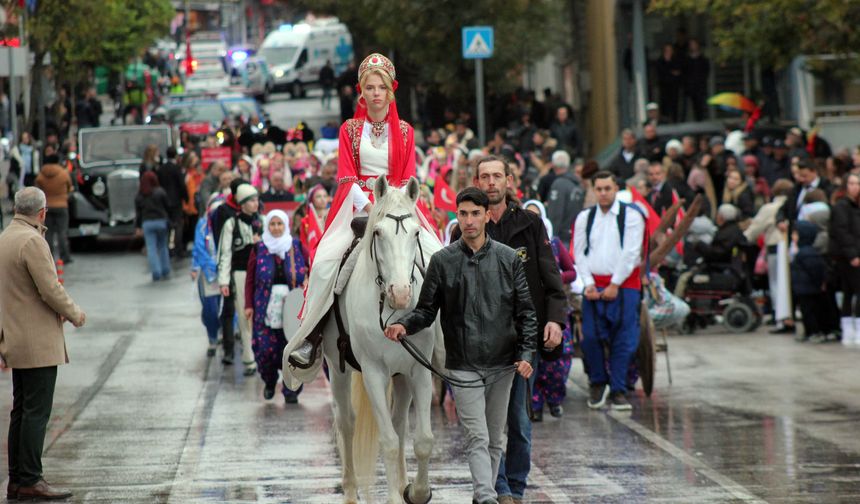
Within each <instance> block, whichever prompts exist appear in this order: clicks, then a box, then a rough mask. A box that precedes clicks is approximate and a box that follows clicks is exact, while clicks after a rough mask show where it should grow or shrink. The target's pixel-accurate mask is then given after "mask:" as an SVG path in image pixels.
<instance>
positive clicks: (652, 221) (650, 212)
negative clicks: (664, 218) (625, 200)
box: [627, 186, 660, 236]
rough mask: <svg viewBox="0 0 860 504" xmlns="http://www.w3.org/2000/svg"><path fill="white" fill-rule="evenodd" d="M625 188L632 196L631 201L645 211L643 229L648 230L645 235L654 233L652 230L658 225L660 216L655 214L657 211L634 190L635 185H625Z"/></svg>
mask: <svg viewBox="0 0 860 504" xmlns="http://www.w3.org/2000/svg"><path fill="white" fill-rule="evenodd" d="M627 189H628V190H629V191H630V194H631V195H632V196H633V203H636V204H637V205H639V207H640V208H641V209H642V210H643V211H645V213H646V218H645V230H646V231H647V232H648V235H647V236H651V235H652V234H654V231H656V230H657V228H658V227H660V216H659V215H657V212H655V211H654V208H653V207H651V205H650V204H649V203H648V200H646V199H645V198H644V197H643V196H642V193H640V192H639V191H637V190H636V188H635V187H632V186H627Z"/></svg>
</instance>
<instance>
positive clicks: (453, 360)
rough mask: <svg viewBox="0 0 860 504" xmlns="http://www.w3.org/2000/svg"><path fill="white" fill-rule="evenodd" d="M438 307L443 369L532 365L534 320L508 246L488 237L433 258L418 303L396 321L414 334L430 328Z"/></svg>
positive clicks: (523, 280)
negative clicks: (475, 245)
mask: <svg viewBox="0 0 860 504" xmlns="http://www.w3.org/2000/svg"><path fill="white" fill-rule="evenodd" d="M440 309H441V310H442V317H441V320H442V332H443V333H444V335H445V351H446V353H447V359H446V361H445V367H447V368H448V369H454V370H461V371H463V370H475V369H489V368H499V367H503V366H507V365H509V364H513V363H514V362H515V361H520V360H525V361H528V362H532V361H533V359H534V352H535V349H536V345H537V343H536V342H537V317H536V315H535V309H534V305H533V304H532V299H531V294H530V293H529V286H528V283H527V281H526V274H525V270H524V269H523V263H522V261H521V260H520V259H519V257H517V254H516V252H514V250H513V249H512V248H510V247H508V246H506V245H502V244H501V243H499V242H496V241H493V240H491V239H490V238H489V237H487V243H486V244H485V245H484V246H483V247H482V248H481V249H480V250H479V251H478V252H476V253H473V252H472V250H471V249H470V248H469V247H468V245H466V244H465V243H464V242H463V241H462V240H457V241H456V242H454V243H452V244H451V245H449V246H447V247H445V248H444V249H442V250H440V251H439V252H437V253H435V254H433V257H432V258H431V259H430V264H429V265H428V267H427V274H426V276H425V278H424V285H423V287H422V288H421V296H420V297H419V299H418V305H417V306H416V307H415V310H413V311H412V312H411V313H409V314H408V315H406V316H404V317H403V318H401V319H400V320H399V321H398V322H397V323H398V324H403V326H405V327H406V332H407V334H414V333H416V332H418V331H420V330H422V329H424V328H426V327H428V326H430V324H432V323H433V321H434V320H435V319H436V312H437V311H438V310H440Z"/></svg>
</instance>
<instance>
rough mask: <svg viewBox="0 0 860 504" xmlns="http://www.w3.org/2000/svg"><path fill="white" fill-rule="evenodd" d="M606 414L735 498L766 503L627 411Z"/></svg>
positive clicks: (570, 382)
mask: <svg viewBox="0 0 860 504" xmlns="http://www.w3.org/2000/svg"><path fill="white" fill-rule="evenodd" d="M567 381H568V384H569V385H571V386H573V387H575V388H576V389H578V390H581V391H583V392H586V393H587V391H586V390H585V389H584V388H582V387H580V386H579V384H578V383H576V382H574V381H573V378H568V380H567ZM606 414H607V415H608V416H609V418H611V419H613V420H615V421H616V422H618V423H620V424H621V425H623V426H625V427H627V428H628V429H630V430H632V431H633V432H635V433H636V434H639V435H640V436H642V437H643V438H645V440H646V441H648V442H650V443H651V444H653V445H654V446H656V447H657V448H660V449H661V450H663V451H664V452H666V453H667V454H669V455H671V456H672V457H674V458H675V459H677V460H678V461H680V462H682V463H684V464H686V465H688V466H690V467H693V468H695V469H696V470H697V471H698V472H699V473H701V474H702V475H703V476H705V477H706V478H708V479H709V480H711V481H713V482H714V483H716V484H717V485H719V486H720V487H721V488H722V489H723V490H725V491H726V492H728V493H730V494H731V495H732V497H734V498H735V499H738V500H740V501H743V502H745V503H748V504H768V503H767V501H766V500H763V499H761V498H759V497H756V496H755V495H754V494H753V493H752V492H750V491H749V490H748V489H747V488H746V487H744V486H743V485H741V484H740V483H738V482H736V481H735V480H733V479H731V478H729V477H728V476H726V475H724V474H722V473H720V472H719V471H717V470H716V469H714V468H712V467H711V466H709V465H708V464H706V463H705V462H703V461H702V460H701V459H699V458H697V457H694V456H693V455H690V454H689V453H687V452H686V451H684V450H683V449H681V448H679V447H677V446H675V445H674V444H672V442H671V441H669V440H667V439H666V438H664V437H662V436H661V435H659V434H657V433H656V432H654V431H652V430H650V429H648V428H647V427H645V426H643V425H642V424H640V423H638V422H636V421H635V420H633V419H632V418H630V413H629V412H628V413H622V412H618V411H612V410H609V411H608V412H607V413H606Z"/></svg>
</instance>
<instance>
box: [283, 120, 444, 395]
mask: <svg viewBox="0 0 860 504" xmlns="http://www.w3.org/2000/svg"><path fill="white" fill-rule="evenodd" d="M392 112H393V114H392ZM392 115H393V116H394V118H393V119H395V120H392ZM392 123H393V125H395V127H394V128H392ZM371 130H372V125H371V123H370V122H369V121H368V120H367V119H365V118H362V117H356V118H354V119H349V120H347V121H346V122H345V123H344V124H343V125H342V126H341V128H340V137H339V147H338V176H337V178H338V184H339V185H338V190H337V192H336V193H335V197H334V200H333V201H332V204H331V208H330V209H329V214H328V219H327V220H326V226H325V230H324V232H323V234H322V237H321V238H320V240H319V243H318V244H317V248H316V251H315V253H314V255H313V264H312V267H311V270H310V276H309V280H308V286H307V290H306V292H305V306H304V308H303V309H302V314H301V316H300V318H301V319H302V323H301V326H300V328H299V330H298V331H297V333H296V335H295V337H294V338H293V339H291V340H290V343H289V344H288V345H287V348H286V349H285V351H284V355H285V356H286V355H289V353H290V352H292V351H293V350H294V349H295V348H297V347H298V346H299V345H300V344H301V343H302V342H303V341H304V339H305V338H306V337H307V336H308V335H309V333H310V331H312V330H313V328H314V327H315V326H316V325H317V324H318V323H319V321H320V320H322V317H323V316H324V315H325V314H326V313H327V312H328V310H329V308H330V307H331V304H332V302H333V300H334V292H333V291H334V285H335V282H336V277H337V270H338V268H339V266H340V263H341V260H342V259H343V255H344V253H345V252H346V251H347V249H348V248H349V246H350V244H351V243H352V240H353V238H354V234H353V232H352V227H351V223H352V219H353V217H355V216H361V215H366V214H365V213H364V208H365V207H366V206H367V204H368V203H370V202H372V199H373V188H374V187H375V186H376V181H377V180H378V179H379V178H380V177H385V178H386V179H387V180H388V183H389V185H391V186H392V187H397V188H402V187H404V186H405V185H406V184H407V182H409V178H410V177H413V176H415V137H414V131H413V129H412V126H410V125H409V123H407V122H406V121H401V120H399V119H397V118H396V108H395V107H394V104H392V106H391V112H389V118H388V120H387V121H386V124H385V126H384V130H383V132H382V134H381V135H380V136H379V137H377V138H373V136H374V135H373V134H372V133H371ZM416 216H417V218H418V219H419V222H421V223H422V228H423V231H422V233H421V235H420V239H421V246H422V250H423V251H424V254H425V258H424V260H425V263H429V261H430V255H432V254H433V253H434V252H435V251H437V250H439V249H440V248H441V243H440V242H439V239H438V236H437V235H436V233H435V228H434V227H433V226H432V224H430V223H429V222H428V221H427V219H426V218H425V216H424V215H423V214H422V213H421V212H420V211H419V212H416ZM321 361H322V359H317V361H316V362H315V365H314V366H313V367H311V368H310V369H308V370H300V369H292V368H290V369H289V370H288V372H287V373H285V374H286V375H290V376H288V377H292V378H294V381H292V384H293V385H296V384H297V381H302V382H305V383H307V382H309V381H312V380H313V379H314V378H315V377H316V375H317V373H318V370H319V366H320V365H321ZM288 367H289V366H288ZM284 369H287V368H284Z"/></svg>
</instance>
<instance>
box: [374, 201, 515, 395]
mask: <svg viewBox="0 0 860 504" xmlns="http://www.w3.org/2000/svg"><path fill="white" fill-rule="evenodd" d="M385 217H386V218H388V219H392V220H393V221H395V222H396V223H397V226H396V227H395V228H394V234H395V235H397V234H399V233H400V229H403V232H404V233H406V226H405V225H404V224H403V221H405V220H406V219H409V218H412V217H413V214H412V213H407V214H403V215H392V214H385ZM376 237H377V232H376V231H374V232H373V235H372V237H371V239H370V257H371V259H373V262H374V264H375V265H376V279H375V282H376V286H377V287H378V288H379V329H380V330H382V331H383V332H385V326H386V325H387V324H388V322H389V321H390V320H391V317H393V316H394V314H395V313H397V311H396V310H395V311H392V312H391V315H389V316H388V318H387V319H386V320H385V321H384V322H383V320H382V313H383V311H384V310H385V287H384V285H385V280H384V279H383V278H382V268H381V265H380V264H379V253H378V252H377V251H376ZM416 238H417V243H418V255H419V256H421V265H418V261H413V262H412V278H411V283H413V284H414V283H415V268H416V267H417V268H418V272H419V273H420V274H421V277H422V278H424V277H425V276H426V268H427V265H426V264H425V262H424V249H423V248H422V247H421V238H420V234H419V236H417V237H416ZM398 341H400V344H401V345H403V348H404V349H406V352H408V353H409V355H411V356H412V358H413V359H415V360H416V361H417V362H418V363H419V364H421V366H422V367H424V368H425V369H427V370H428V371H430V372H431V373H433V374H435V375H436V376H438V377H439V378H440V379H442V381H444V382H445V383H447V384H449V385H451V386H454V387H459V388H485V387H489V386H490V385H494V384H495V383H497V382H499V381H501V380H502V379H504V378H505V376H506V375H507V374H508V373H510V372H511V371H513V370H515V369H516V366H515V365H513V364H511V365H509V366H506V367H503V368H499V369H482V370H478V369H476V370H475V372H477V373H478V374H479V375H480V374H481V373H482V372H483V373H486V374H485V375H484V376H479V377H478V378H475V379H471V380H463V379H460V378H455V377H453V376H450V375H448V374H446V373H444V372H443V371H440V370H438V369H436V367H435V366H433V363H432V362H431V361H430V359H428V358H427V356H426V355H424V354H423V353H422V352H421V350H420V349H419V348H418V347H417V346H416V345H415V343H413V342H412V341H410V340H408V339H406V338H400V339H399V340H398ZM490 377H495V378H494V379H493V380H489V378H490ZM485 380H486V381H485Z"/></svg>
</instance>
